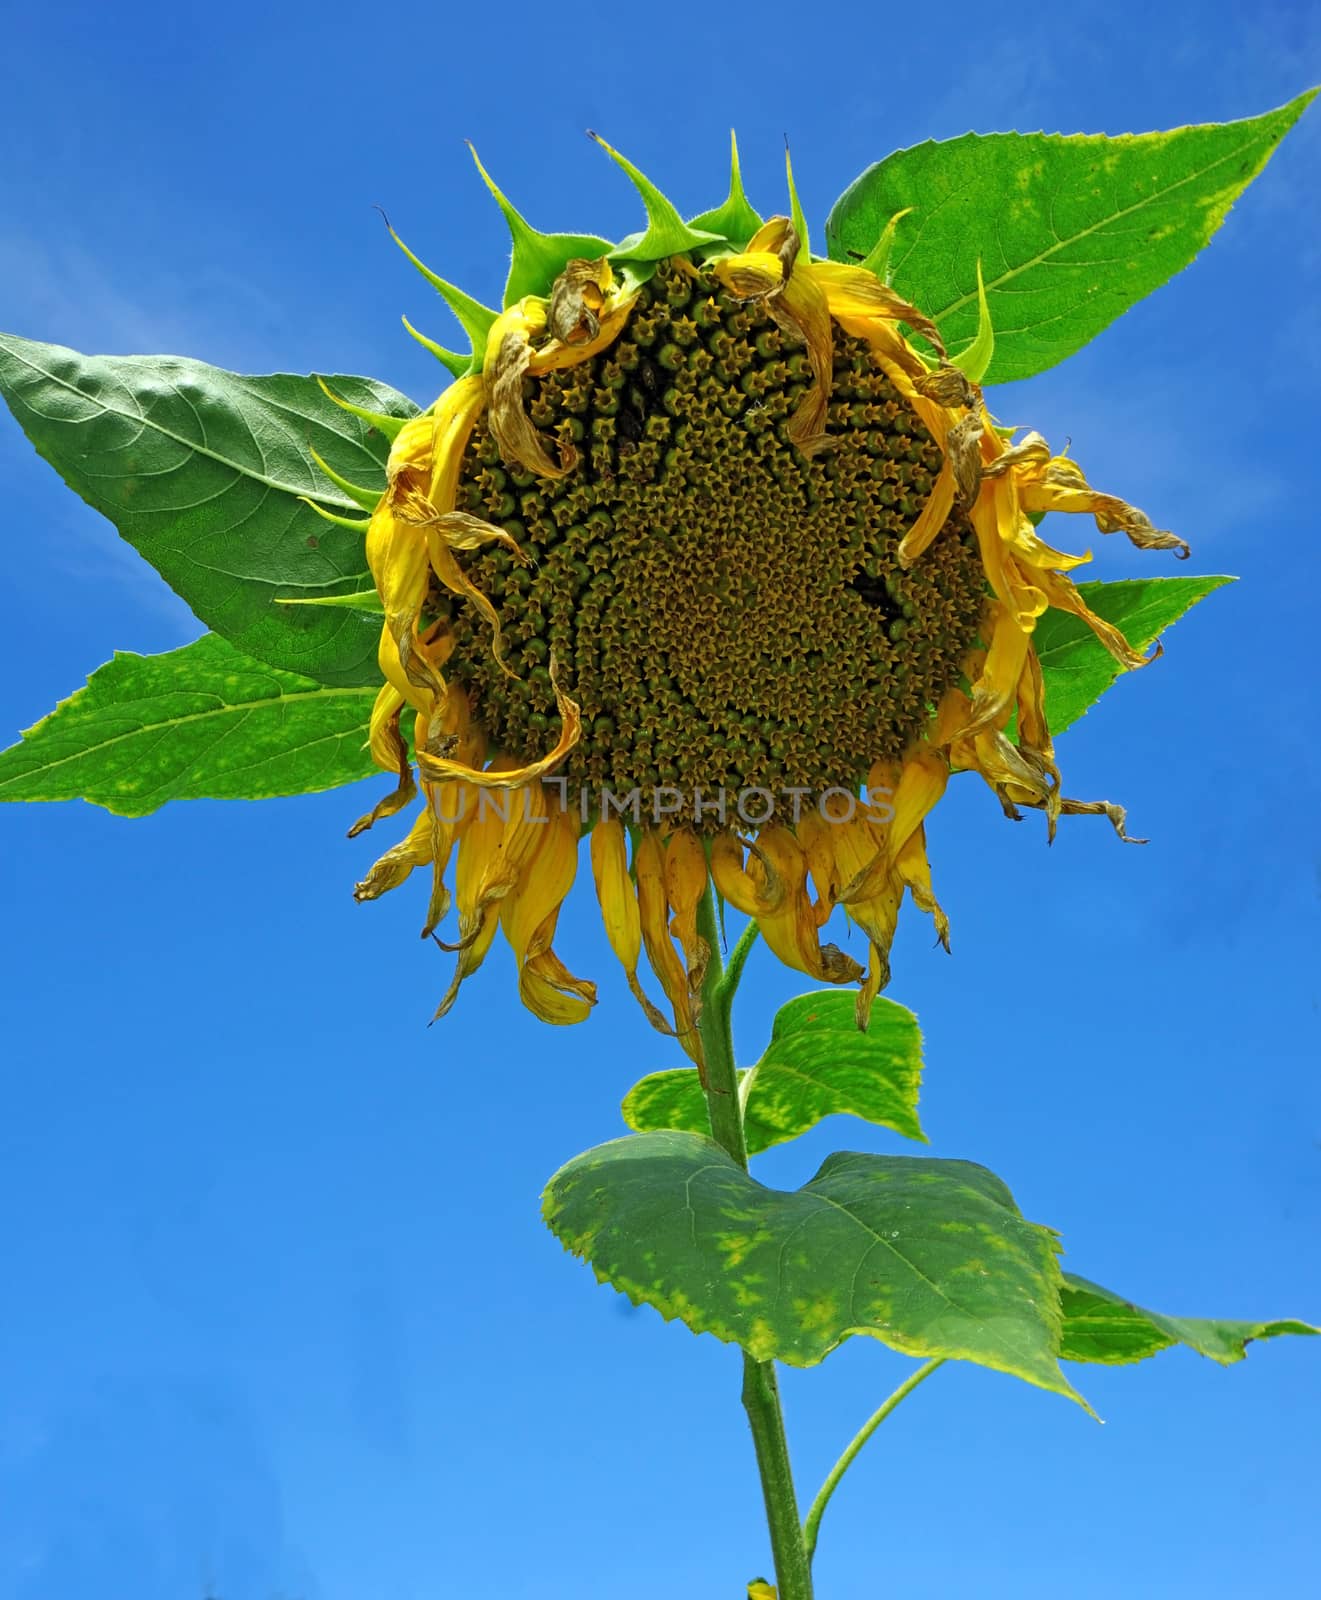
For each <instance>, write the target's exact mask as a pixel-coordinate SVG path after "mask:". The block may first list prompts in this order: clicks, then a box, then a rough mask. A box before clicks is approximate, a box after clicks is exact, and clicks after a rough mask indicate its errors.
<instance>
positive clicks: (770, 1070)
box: [622, 990, 926, 1155]
mask: <svg viewBox="0 0 1321 1600" xmlns="http://www.w3.org/2000/svg"><path fill="white" fill-rule="evenodd" d="M741 1077H742V1079H743V1091H742V1092H743V1096H744V1129H745V1132H746V1134H747V1140H748V1151H749V1153H750V1154H752V1155H756V1154H757V1152H758V1151H760V1150H769V1149H770V1147H771V1146H772V1145H776V1144H783V1143H784V1142H785V1141H786V1140H788V1139H796V1138H797V1137H798V1135H799V1134H800V1133H806V1132H807V1130H808V1129H809V1128H812V1127H815V1126H816V1124H817V1123H818V1122H820V1121H821V1119H822V1118H823V1117H829V1116H832V1115H833V1114H835V1113H836V1112H847V1113H850V1114H851V1115H853V1116H855V1117H861V1118H862V1119H863V1121H865V1122H874V1123H876V1124H877V1125H878V1126H879V1127H882V1128H893V1129H894V1131H895V1132H896V1133H902V1134H904V1135H905V1136H906V1137H907V1138H909V1139H920V1140H921V1141H922V1142H923V1143H924V1144H925V1143H926V1135H925V1134H924V1133H923V1132H922V1127H921V1124H920V1123H919V1122H918V1120H917V1096H918V1088H919V1085H920V1083H921V1079H922V1033H921V1030H920V1029H919V1027H918V1025H917V1018H916V1017H915V1016H914V1015H913V1013H912V1012H911V1011H909V1010H907V1009H906V1008H905V1007H903V1006H901V1005H897V1004H896V1003H895V1002H894V1001H893V1000H884V999H882V1000H877V1001H876V1003H875V1005H874V1006H873V1007H872V1015H871V1025H870V1027H869V1028H868V1030H867V1032H866V1033H859V1032H858V1024H857V1022H856V1020H855V1016H854V1002H853V996H852V995H850V994H839V993H836V992H835V991H832V990H824V991H821V992H818V993H816V994H805V995H800V996H799V997H798V999H796V1000H790V1001H789V1003H788V1004H787V1005H785V1006H781V1008H780V1010H779V1011H778V1012H777V1013H776V1017H775V1022H774V1024H773V1026H772V1028H771V1041H770V1043H769V1044H768V1045H767V1046H766V1053H765V1054H764V1055H763V1056H762V1058H761V1060H760V1061H759V1062H758V1063H757V1064H756V1066H755V1067H752V1068H750V1069H749V1071H748V1072H745V1073H743V1074H741ZM622 1109H623V1113H624V1121H625V1122H626V1123H627V1124H628V1126H629V1127H630V1128H632V1129H634V1130H635V1131H636V1132H639V1133H644V1132H647V1131H649V1130H652V1129H657V1128H681V1129H685V1130H686V1131H687V1132H689V1133H706V1132H707V1130H708V1128H709V1123H708V1122H707V1115H706V1096H705V1095H704V1094H703V1092H702V1088H701V1085H700V1084H699V1083H698V1081H697V1073H696V1072H695V1071H694V1070H692V1069H691V1068H680V1069H678V1070H676V1071H670V1072H654V1073H652V1075H651V1076H650V1077H648V1078H643V1080H642V1081H641V1083H638V1084H635V1085H634V1086H633V1088H632V1089H631V1090H630V1091H629V1093H628V1095H627V1097H626V1098H625V1100H624V1104H623V1107H622Z"/></svg>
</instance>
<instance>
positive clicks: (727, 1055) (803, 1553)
mask: <svg viewBox="0 0 1321 1600" xmlns="http://www.w3.org/2000/svg"><path fill="white" fill-rule="evenodd" d="M697 925H698V931H699V932H700V933H701V935H702V937H703V938H704V939H705V940H706V942H707V944H708V945H709V946H710V950H711V960H710V964H709V965H708V967H707V970H706V978H705V981H704V982H703V984H702V1014H701V1018H700V1021H699V1024H698V1026H699V1028H700V1031H701V1035H702V1051H703V1054H704V1056H705V1058H706V1103H707V1111H708V1114H709V1116H710V1119H711V1134H712V1137H713V1138H714V1139H715V1141H716V1143H717V1144H719V1145H721V1146H722V1147H723V1148H724V1149H725V1150H727V1151H728V1152H729V1154H730V1155H731V1156H733V1158H734V1159H735V1161H737V1162H738V1163H739V1165H740V1166H741V1167H744V1168H746V1167H747V1164H748V1150H747V1143H746V1141H745V1140H744V1137H743V1112H742V1109H741V1106H740V1103H739V1094H738V1070H737V1067H736V1066H735V1062H734V1039H733V1033H732V1031H731V1028H730V1009H731V1007H732V1005H733V1001H734V991H735V989H736V987H737V985H738V980H739V976H740V974H741V972H742V970H743V963H744V962H745V961H746V960H747V956H748V951H749V950H751V948H752V944H753V940H754V939H755V938H756V933H755V925H754V931H751V932H747V931H745V932H744V934H743V937H742V938H741V939H740V940H739V941H738V943H737V945H736V946H735V947H734V951H733V954H732V955H731V957H730V961H729V966H728V967H725V966H724V964H723V963H722V961H721V958H720V936H719V929H718V928H717V926H716V915H715V904H714V900H713V898H712V894H711V889H710V886H709V885H708V887H707V891H706V897H705V898H704V900H703V901H702V906H701V910H700V912H699V913H698V924H697ZM743 1409H744V1410H745V1411H746V1412H747V1415H748V1425H749V1427H750V1428H751V1429H752V1442H753V1445H754V1447H755V1449H756V1452H757V1468H758V1471H759V1472H760V1473H761V1488H762V1494H763V1496H764V1497H765V1501H766V1521H767V1523H768V1525H769V1527H770V1535H771V1553H772V1555H773V1557H774V1560H775V1581H776V1585H777V1587H778V1590H779V1600H812V1569H811V1565H810V1562H809V1558H808V1554H807V1547H806V1545H805V1543H804V1539H803V1529H802V1527H801V1525H800V1523H799V1520H798V1497H797V1495H796V1494H795V1492H794V1481H793V1473H792V1472H791V1470H790V1466H789V1444H788V1440H787V1439H786V1437H785V1432H784V1412H783V1410H782V1409H781V1406H780V1386H779V1383H778V1381H777V1379H776V1376H775V1363H774V1362H773V1361H754V1360H753V1359H752V1357H751V1356H750V1355H748V1354H747V1352H746V1351H745V1352H744V1355H743Z"/></svg>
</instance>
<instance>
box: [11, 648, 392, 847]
mask: <svg viewBox="0 0 1321 1600" xmlns="http://www.w3.org/2000/svg"><path fill="white" fill-rule="evenodd" d="M373 698H374V692H373V691H372V690H371V689H359V688H352V687H334V686H331V685H327V684H322V683H316V682H314V681H313V680H312V679H311V678H303V677H299V676H298V675H297V674H295V673H292V672H283V671H281V670H280V669H279V668H278V667H269V666H266V665H265V664H264V663H263V662H260V661H253V660H251V659H250V658H249V657H247V656H244V655H240V654H239V652H238V651H237V650H235V649H234V647H233V645H231V644H228V643H226V641H225V640H224V639H221V638H218V637H217V636H216V635H215V634H212V633H209V634H206V635H204V636H203V637H202V638H201V639H198V640H196V641H195V642H194V643H192V644H186V645H184V646H183V647H182V649H179V650H170V651H168V652H167V653H166V654H165V655H159V656H138V655H131V654H128V653H125V652H121V653H118V654H116V655H115V657H114V659H113V660H111V661H108V662H107V663H106V664H105V666H103V667H99V668H98V669H97V670H96V671H95V672H94V673H93V674H92V676H91V677H90V678H89V679H88V682H87V687H86V688H85V689H79V690H78V691H77V692H76V693H74V694H72V695H70V696H69V698H68V699H67V700H62V701H61V702H60V704H59V705H58V706H56V708H55V710H54V711H52V712H51V714H50V715H49V716H48V717H45V718H43V719H42V721H40V722H38V723H37V724H36V726H35V727H32V728H29V729H28V730H27V732H26V733H25V734H24V735H23V742H22V743H21V744H16V745H13V746H11V747H10V748H9V749H8V750H5V751H3V752H0V800H72V799H83V800H91V801H93V802H94V803H95V804H96V805H100V806H105V807H106V809H107V810H108V811H113V812H115V813H116V814H117V815H118V816H121V817H141V816H145V815H146V814H147V813H148V812H149V811H154V810H156V808H157V807H158V806H161V805H164V803H165V802H166V801H167V800H198V799H219V800H265V799H269V798H271V797H272V796H274V795H286V794H307V793H309V792H310V791H312V790H315V789H333V788H335V787H337V786H338V785H339V784H343V783H352V782H353V781H354V780H355V779H357V778H365V777H367V776H368V775H370V774H371V773H372V772H374V771H375V770H376V768H375V765H374V763H373V761H372V758H371V756H370V755H369V754H368V753H367V749H366V740H367V719H368V717H369V716H370V715H371V708H372V700H373Z"/></svg>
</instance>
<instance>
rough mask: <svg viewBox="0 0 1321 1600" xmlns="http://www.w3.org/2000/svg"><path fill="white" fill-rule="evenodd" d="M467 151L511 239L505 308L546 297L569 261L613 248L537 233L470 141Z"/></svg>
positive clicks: (579, 237)
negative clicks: (529, 296)
mask: <svg viewBox="0 0 1321 1600" xmlns="http://www.w3.org/2000/svg"><path fill="white" fill-rule="evenodd" d="M468 149H469V150H470V151H472V159H473V160H474V162H476V164H477V170H478V172H480V173H481V175H482V182H483V183H484V184H485V185H486V187H487V188H488V189H489V190H490V191H491V198H492V199H493V200H494V201H495V203H496V205H498V206H499V207H500V210H501V211H502V212H503V213H504V219H505V221H506V222H507V223H508V224H509V236H510V238H511V239H512V240H513V246H514V248H513V254H512V255H511V257H510V260H509V277H508V278H507V279H506V281H505V296H504V303H505V305H506V306H512V305H513V304H514V303H515V302H516V301H518V300H521V299H522V298H523V296H524V295H525V294H535V295H548V294H549V293H550V291H551V287H552V286H553V284H554V282H555V280H556V278H558V277H559V275H560V273H562V272H563V271H564V269H565V267H566V266H567V265H568V264H569V262H570V261H573V260H576V259H580V258H581V259H583V260H586V261H597V260H599V259H600V258H601V257H602V256H605V255H609V254H610V252H611V250H612V249H613V248H614V246H613V245H612V244H611V243H610V241H609V240H608V239H598V238H597V237H596V235H595V234H593V233H538V232H537V230H536V229H535V228H534V227H533V226H532V224H531V223H530V222H528V221H527V219H526V218H525V217H524V216H523V215H522V213H521V212H520V211H519V210H518V209H517V208H516V207H515V206H514V204H513V202H512V201H511V200H509V198H508V197H507V196H506V195H505V193H504V191H503V190H502V189H499V188H498V187H497V186H496V184H495V183H494V181H493V180H492V178H491V175H490V173H488V172H487V170H486V168H485V167H484V166H483V165H482V163H481V158H480V157H479V156H478V154H477V149H476V147H475V146H474V144H473V143H472V141H471V140H469V141H468Z"/></svg>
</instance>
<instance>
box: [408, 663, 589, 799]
mask: <svg viewBox="0 0 1321 1600" xmlns="http://www.w3.org/2000/svg"><path fill="white" fill-rule="evenodd" d="M550 681H551V686H552V687H553V688H554V690H555V703H556V706H557V707H558V709H559V713H560V736H559V739H558V741H557V742H556V744H555V747H554V749H553V750H551V751H549V752H548V753H547V754H546V755H544V756H542V758H541V760H540V761H534V762H532V763H530V764H529V765H528V766H523V767H508V768H506V767H502V766H497V765H494V764H493V765H492V766H491V767H489V768H488V769H487V770H486V771H484V772H483V771H479V770H477V769H475V768H473V767H469V766H466V765H465V764H464V763H463V762H462V761H455V760H448V759H446V758H444V757H438V756H429V755H427V754H426V753H425V752H424V751H419V752H418V757H417V764H418V769H419V770H420V771H421V772H422V773H423V775H424V776H425V777H427V778H429V779H431V780H432V782H435V781H437V780H438V779H442V778H463V779H464V780H465V781H466V782H468V783H472V784H475V785H476V786H477V787H478V788H479V789H518V788H522V787H524V786H525V785H528V784H538V783H539V782H540V780H541V779H542V778H543V777H544V776H545V775H546V774H547V773H548V772H550V771H551V770H552V769H553V768H554V767H556V766H558V764H559V763H560V762H561V761H563V759H564V757H565V756H567V755H568V753H569V751H570V750H572V749H573V747H574V746H575V745H576V744H577V743H578V740H579V738H580V737H581V735H582V713H581V711H580V709H579V707H578V703H577V702H576V701H575V700H571V699H570V698H569V696H568V694H567V693H566V692H565V690H564V688H563V686H562V685H561V683H560V680H559V674H558V672H557V670H556V667H555V662H554V661H553V660H552V662H551V669H550Z"/></svg>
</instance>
